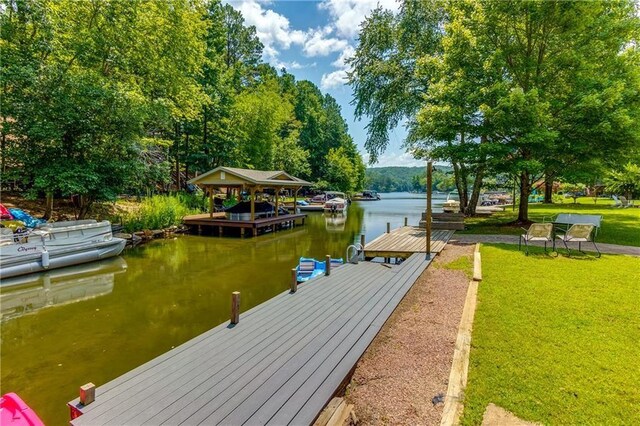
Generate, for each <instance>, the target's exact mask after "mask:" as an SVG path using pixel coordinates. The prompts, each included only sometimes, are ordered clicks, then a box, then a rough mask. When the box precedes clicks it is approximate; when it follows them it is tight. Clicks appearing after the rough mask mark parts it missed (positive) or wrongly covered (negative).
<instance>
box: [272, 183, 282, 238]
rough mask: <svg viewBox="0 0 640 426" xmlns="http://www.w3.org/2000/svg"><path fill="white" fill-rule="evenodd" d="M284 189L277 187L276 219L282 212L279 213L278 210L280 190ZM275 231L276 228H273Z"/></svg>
mask: <svg viewBox="0 0 640 426" xmlns="http://www.w3.org/2000/svg"><path fill="white" fill-rule="evenodd" d="M281 189H282V188H280V187H277V186H276V187H275V190H274V192H275V193H276V217H278V216H280V212H279V211H278V209H279V208H280V190H281ZM273 230H274V231H275V226H274V227H273Z"/></svg>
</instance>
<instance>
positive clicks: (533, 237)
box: [518, 223, 556, 256]
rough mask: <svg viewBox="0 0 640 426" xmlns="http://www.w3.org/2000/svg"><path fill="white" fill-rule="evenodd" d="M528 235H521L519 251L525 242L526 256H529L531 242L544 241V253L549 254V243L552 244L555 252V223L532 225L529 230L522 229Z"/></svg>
mask: <svg viewBox="0 0 640 426" xmlns="http://www.w3.org/2000/svg"><path fill="white" fill-rule="evenodd" d="M522 229H523V230H524V231H525V232H526V234H521V235H520V239H519V240H518V250H520V247H522V241H524V247H525V254H526V255H527V256H529V241H544V252H545V253H546V252H547V243H548V242H552V243H554V244H553V248H554V250H555V248H556V247H555V242H554V240H553V238H552V237H551V234H552V233H553V223H532V224H531V226H530V227H529V229H525V228H522Z"/></svg>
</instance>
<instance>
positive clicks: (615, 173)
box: [605, 163, 640, 200]
mask: <svg viewBox="0 0 640 426" xmlns="http://www.w3.org/2000/svg"><path fill="white" fill-rule="evenodd" d="M605 185H606V188H607V191H611V192H614V193H619V194H624V195H625V197H627V198H628V199H629V200H632V199H633V196H634V194H638V193H640V165H638V164H632V163H627V164H625V165H624V167H622V169H619V170H611V171H610V172H609V173H608V175H607V177H606V178H605Z"/></svg>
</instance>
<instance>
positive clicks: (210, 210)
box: [209, 186, 213, 219]
mask: <svg viewBox="0 0 640 426" xmlns="http://www.w3.org/2000/svg"><path fill="white" fill-rule="evenodd" d="M209 218H210V219H213V186H209Z"/></svg>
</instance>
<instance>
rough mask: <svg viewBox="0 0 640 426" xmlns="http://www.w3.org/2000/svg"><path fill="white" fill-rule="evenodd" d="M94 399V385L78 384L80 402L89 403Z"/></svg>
mask: <svg viewBox="0 0 640 426" xmlns="http://www.w3.org/2000/svg"><path fill="white" fill-rule="evenodd" d="M95 400H96V385H94V384H93V383H87V384H86V385H82V386H80V404H82V405H89V404H91V403H92V402H93V401H95Z"/></svg>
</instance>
